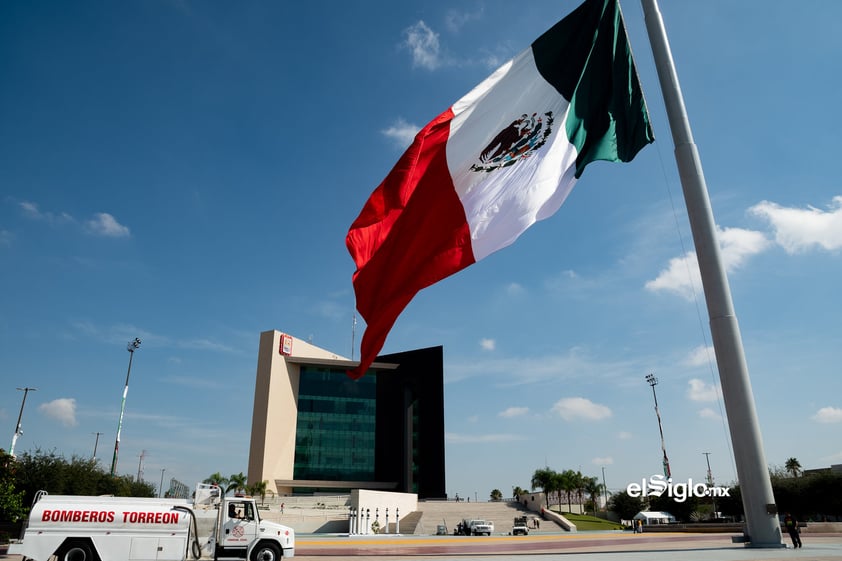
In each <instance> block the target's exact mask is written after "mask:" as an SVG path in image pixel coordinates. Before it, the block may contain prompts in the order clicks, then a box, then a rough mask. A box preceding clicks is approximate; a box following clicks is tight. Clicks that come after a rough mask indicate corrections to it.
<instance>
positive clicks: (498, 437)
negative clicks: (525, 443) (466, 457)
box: [444, 432, 526, 444]
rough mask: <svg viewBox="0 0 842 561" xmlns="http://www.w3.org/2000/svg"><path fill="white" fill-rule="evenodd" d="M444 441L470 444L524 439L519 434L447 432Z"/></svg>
mask: <svg viewBox="0 0 842 561" xmlns="http://www.w3.org/2000/svg"><path fill="white" fill-rule="evenodd" d="M444 439H445V440H446V441H447V442H450V443H454V444H461V443H470V442H479V443H483V442H514V441H516V440H526V437H525V436H523V435H521V434H505V433H503V434H456V433H453V432H449V433H446V434H445V435H444Z"/></svg>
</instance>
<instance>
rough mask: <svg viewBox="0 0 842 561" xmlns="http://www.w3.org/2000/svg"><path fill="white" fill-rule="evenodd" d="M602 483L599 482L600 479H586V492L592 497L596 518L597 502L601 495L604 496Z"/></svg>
mask: <svg viewBox="0 0 842 561" xmlns="http://www.w3.org/2000/svg"><path fill="white" fill-rule="evenodd" d="M603 488H604V487H603V485H602V483H600V482H599V478H598V477H585V491H586V492H587V493H588V495H590V497H591V502H592V503H593V514H594V516H596V502H597V498H598V497H599V495H601V494H602V490H603Z"/></svg>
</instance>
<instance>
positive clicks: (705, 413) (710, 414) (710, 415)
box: [699, 407, 722, 419]
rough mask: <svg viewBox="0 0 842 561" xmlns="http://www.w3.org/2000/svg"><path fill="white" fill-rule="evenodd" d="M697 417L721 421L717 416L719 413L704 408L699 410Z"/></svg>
mask: <svg viewBox="0 0 842 561" xmlns="http://www.w3.org/2000/svg"><path fill="white" fill-rule="evenodd" d="M699 417H701V418H702V419H721V418H722V417H720V416H719V413H717V412H716V411H714V410H713V409H711V408H710V407H705V408H704V409H699Z"/></svg>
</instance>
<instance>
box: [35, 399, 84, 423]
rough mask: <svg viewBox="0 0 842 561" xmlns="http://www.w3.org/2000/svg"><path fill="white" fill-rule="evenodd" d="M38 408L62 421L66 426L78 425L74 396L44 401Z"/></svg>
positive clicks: (48, 415)
mask: <svg viewBox="0 0 842 561" xmlns="http://www.w3.org/2000/svg"><path fill="white" fill-rule="evenodd" d="M38 410H39V411H40V412H41V413H43V414H44V415H46V416H47V417H50V418H52V419H55V420H57V421H60V422H61V424H63V425H64V426H66V427H75V426H76V400H75V399H73V398H67V397H62V398H59V399H54V400H53V401H50V402H49V403H42V404H41V405H39V406H38Z"/></svg>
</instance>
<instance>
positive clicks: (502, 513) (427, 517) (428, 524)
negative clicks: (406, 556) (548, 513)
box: [401, 501, 558, 534]
mask: <svg viewBox="0 0 842 561" xmlns="http://www.w3.org/2000/svg"><path fill="white" fill-rule="evenodd" d="M418 511H419V512H421V519H420V520H419V522H418V524H417V526H416V527H415V529H414V530H415V531H414V533H415V534H435V533H436V526H438V525H439V524H444V525H446V526H447V532H448V533H449V534H452V533H453V530H454V529H455V528H456V525H457V524H458V523H459V522H461V521H462V520H463V519H468V520H470V519H478V518H479V519H483V520H487V521H490V522H493V523H494V533H495V534H508V533H509V532H511V531H512V525H513V523H514V518H515V516H529V517H530V519H531V518H533V517H538V514H537V513H535V512H532V511H529V510H527V509H526V508H524V507H523V506H522V505H521V504H519V503H517V502H515V501H500V502H479V503H478V502H474V503H469V502H463V501H460V502H458V503H457V502H455V501H418ZM547 525H548V527H549V523H547ZM553 526H555V525H553ZM554 529H555V530H558V528H557V527H556V528H554ZM530 531H536V530H530ZM401 533H406V532H404V525H403V522H401Z"/></svg>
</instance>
